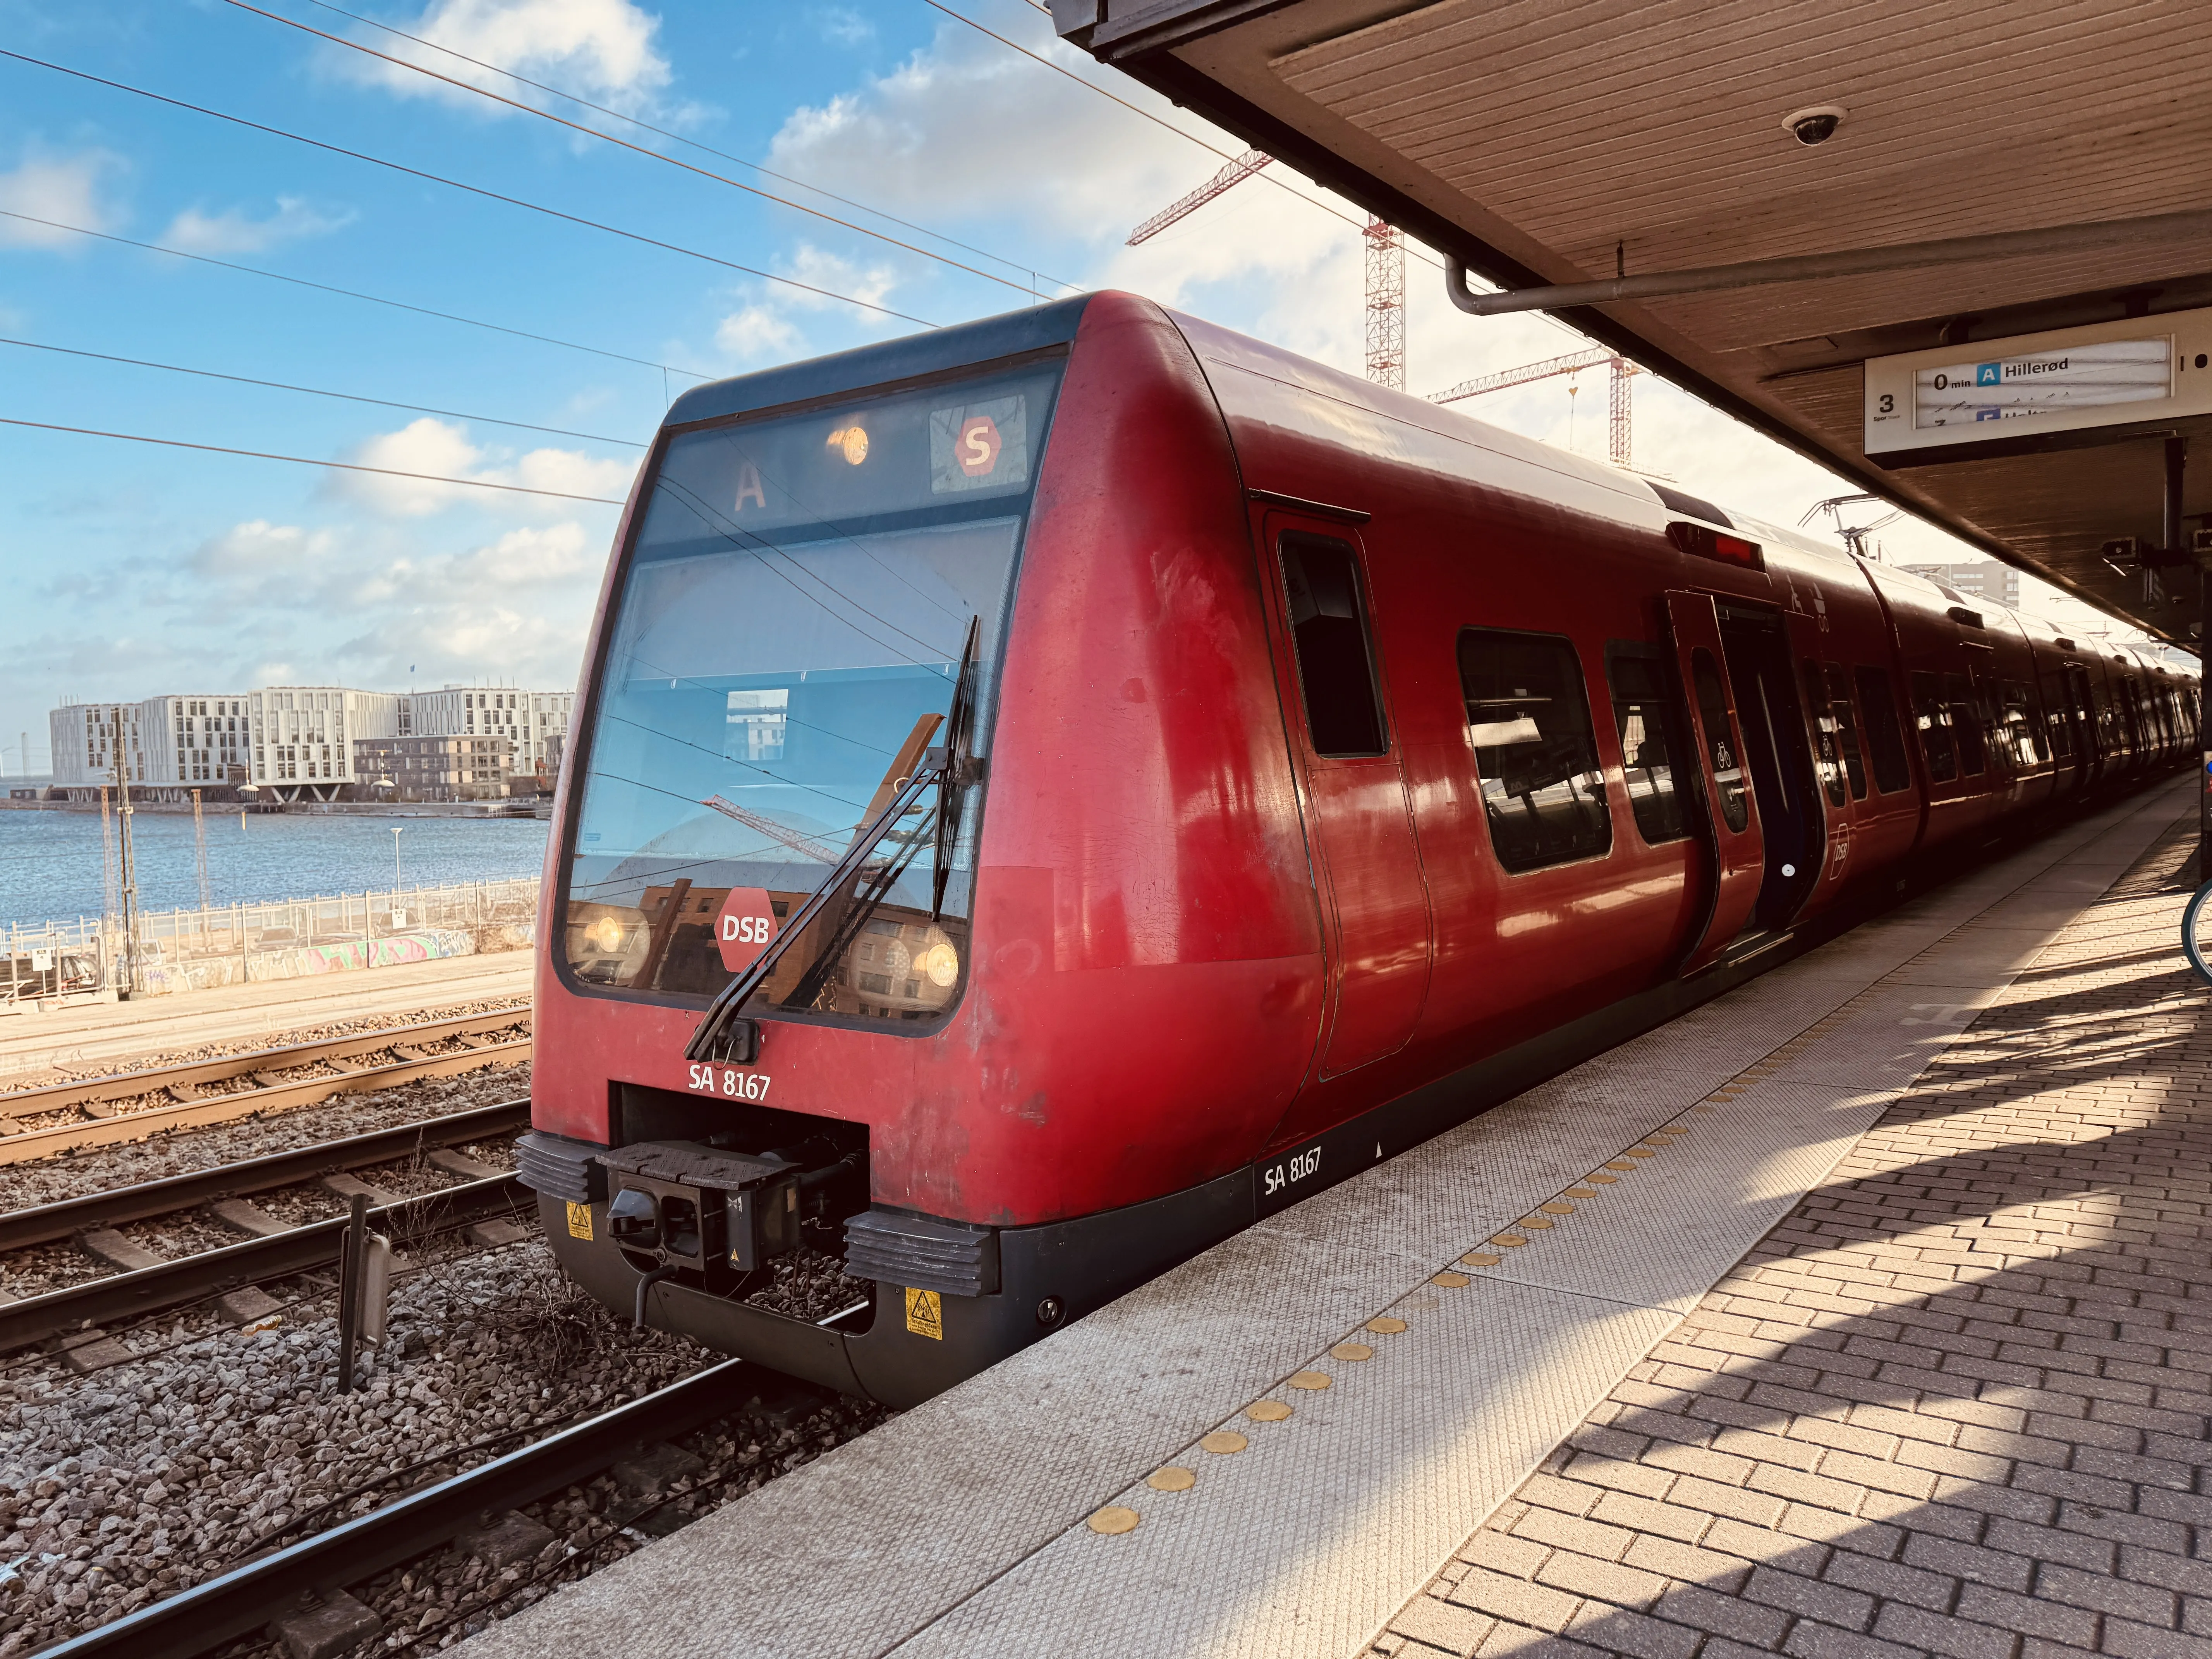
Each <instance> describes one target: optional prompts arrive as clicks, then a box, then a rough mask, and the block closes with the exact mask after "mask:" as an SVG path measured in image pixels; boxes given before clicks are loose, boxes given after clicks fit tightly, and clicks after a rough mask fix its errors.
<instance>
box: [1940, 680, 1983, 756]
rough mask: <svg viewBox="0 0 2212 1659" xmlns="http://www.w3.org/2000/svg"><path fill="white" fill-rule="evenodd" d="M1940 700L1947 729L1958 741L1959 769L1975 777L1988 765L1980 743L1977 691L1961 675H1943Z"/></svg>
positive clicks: (1970, 682)
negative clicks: (1945, 712) (1948, 717)
mask: <svg viewBox="0 0 2212 1659" xmlns="http://www.w3.org/2000/svg"><path fill="white" fill-rule="evenodd" d="M1943 701H1944V703H1945V704H1946V706H1948V708H1949V709H1950V711H1951V730H1952V732H1953V734H1954V736H1955V737H1956V738H1958V740H1959V769H1960V771H1962V772H1964V773H1965V774H1966V775H1967V776H1968V777H1970V778H1971V777H1977V776H1978V775H1980V773H1981V771H1982V769H1983V768H1984V766H1985V765H1987V764H1988V763H1989V757H1988V754H1987V751H1986V749H1985V746H1984V743H1983V741H1982V708H1981V697H1980V696H1979V688H1978V687H1977V686H1976V685H1975V684H1973V682H1972V681H1971V680H1969V679H1968V678H1966V676H1965V675H1964V674H1946V675H1945V676H1943Z"/></svg>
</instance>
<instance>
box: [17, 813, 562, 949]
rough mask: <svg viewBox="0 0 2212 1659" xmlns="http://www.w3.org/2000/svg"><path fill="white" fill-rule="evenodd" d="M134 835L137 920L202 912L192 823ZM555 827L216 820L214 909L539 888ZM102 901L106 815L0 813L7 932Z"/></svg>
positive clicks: (300, 817)
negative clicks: (478, 884) (461, 889)
mask: <svg viewBox="0 0 2212 1659" xmlns="http://www.w3.org/2000/svg"><path fill="white" fill-rule="evenodd" d="M131 823H132V846H133V848H134V850H135V852H136V854H137V866H138V906H139V908H140V909H141V910H147V911H151V910H168V909H176V908H191V907H193V906H196V905H197V904H198V903H199V902H200V891H199V884H198V880H197V877H196V875H195V874H194V870H193V855H192V820H191V814H190V813H176V812H140V813H137V814H135V815H134V816H133V818H132V821H131ZM550 827H551V826H550V825H549V824H547V823H542V822H540V821H538V820H537V819H534V818H465V817H368V816H356V815H353V814H346V815H343V816H331V817H322V816H319V815H311V814H306V813H299V814H294V813H253V814H250V815H247V816H246V817H243V818H241V817H240V814H239V812H238V811H237V810H236V809H235V808H233V809H231V810H230V811H228V812H225V811H220V810H218V809H215V808H210V810H209V811H208V814H207V860H208V888H209V897H210V901H211V902H214V903H216V904H218V905H222V904H239V903H252V902H258V901H263V900H270V899H287V898H306V897H311V896H316V895H319V894H331V893H358V892H362V891H363V890H368V889H370V888H374V889H378V890H383V889H388V888H392V887H415V886H417V885H421V886H425V887H428V886H442V885H447V884H454V883H460V882H472V881H494V880H501V879H505V878H511V877H515V876H532V877H534V876H535V875H537V873H538V868H539V866H540V865H541V864H542V862H543V861H544V855H545V835H546V831H547V830H548V829H550ZM395 829H397V830H398V831H399V834H398V836H397V837H395V836H393V835H392V831H393V830H395ZM395 841H396V843H397V845H396V858H397V869H396V872H395V868H394V860H395ZM103 892H104V882H103V879H102V876H101V860H100V814H99V813H98V812H96V811H95V812H55V811H41V812H25V811H16V812H0V927H5V926H6V925H8V924H9V923H11V922H12V923H15V924H17V925H19V926H26V927H27V926H33V925H35V924H37V923H40V922H44V921H64V920H73V919H74V918H76V917H78V916H97V915H100V912H101V909H102V908H103V905H104V903H105V900H104V897H103Z"/></svg>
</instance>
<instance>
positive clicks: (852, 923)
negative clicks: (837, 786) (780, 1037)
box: [684, 617, 983, 1065]
mask: <svg viewBox="0 0 2212 1659" xmlns="http://www.w3.org/2000/svg"><path fill="white" fill-rule="evenodd" d="M982 629H983V619H982V618H981V617H970V618H969V623H968V640H967V643H966V645H965V646H964V647H963V649H962V651H961V653H960V675H959V679H958V682H957V684H956V685H955V687H954V689H953V693H952V709H951V714H949V715H948V716H947V717H946V720H945V742H944V743H943V744H940V745H939V746H937V747H935V748H933V749H929V750H925V751H924V753H923V756H922V762H921V765H919V766H917V767H915V769H914V775H913V776H912V777H910V778H908V779H907V780H906V781H905V782H904V783H902V784H901V785H900V786H899V787H898V788H897V791H896V793H894V794H893V795H892V797H891V799H890V800H889V801H887V802H885V803H884V809H883V811H880V812H878V813H877V814H876V816H875V817H873V818H872V819H871V820H869V822H868V823H867V825H866V827H865V828H864V829H862V830H861V831H860V834H859V835H857V836H854V838H853V844H852V846H851V847H850V848H848V849H847V851H846V854H845V856H844V857H843V858H842V859H840V860H838V861H837V865H836V868H835V869H833V870H831V871H830V872H829V875H828V876H827V877H826V878H824V879H823V883H822V884H821V885H820V886H819V887H817V888H816V889H815V890H814V892H813V894H812V895H811V896H810V897H809V898H808V899H807V901H806V902H805V903H804V904H802V905H800V906H799V908H798V910H797V911H795V912H794V913H793V915H791V916H790V917H788V918H787V920H786V921H785V922H784V924H783V926H782V927H781V928H779V929H778V930H777V933H776V936H775V940H774V942H772V943H771V944H770V945H769V947H768V949H767V950H765V951H762V952H761V954H760V955H759V956H758V957H756V958H754V960H753V963H752V965H751V966H750V967H749V968H747V969H745V970H744V973H742V974H740V975H738V977H737V978H735V979H733V980H732V981H730V982H729V983H728V984H727V985H726V986H724V987H722V989H721V990H720V993H718V994H716V996H715V998H714V1001H712V1002H711V1003H709V1004H708V1005H707V1012H706V1017H705V1018H702V1020H700V1022H699V1024H698V1029H697V1030H694V1031H693V1032H692V1033H691V1040H690V1042H688V1043H686V1044H685V1045H684V1058H685V1059H686V1060H702V1061H705V1060H716V1061H722V1062H726V1063H734V1064H738V1065H746V1064H750V1062H751V1061H753V1060H757V1058H759V1055H760V1027H759V1026H758V1024H756V1023H755V1022H754V1021H752V1020H750V1019H740V1018H738V1013H739V1012H740V1011H741V1010H742V1009H743V1008H744V1006H745V1003H746V1002H747V1001H748V1000H750V998H751V996H752V994H753V993H754V992H756V991H757V990H759V989H760V987H762V986H763V985H765V984H766V983H767V982H768V980H769V975H771V974H773V973H774V972H775V968H776V965H777V964H778V963H781V961H782V960H783V957H784V956H785V954H786V953H787V951H791V950H792V949H793V947H794V946H796V945H798V943H799V939H801V938H803V937H804V936H805V934H806V933H808V931H809V930H810V929H811V927H812V926H813V924H814V923H815V921H817V920H818V919H819V918H820V917H821V916H822V915H823V913H824V912H825V911H827V910H828V909H829V908H830V906H831V905H832V904H834V903H837V902H843V903H844V904H845V906H846V908H845V912H844V914H843V915H841V916H840V917H838V919H837V921H836V926H835V927H832V928H831V930H830V938H829V941H828V943H827V945H826V946H825V948H823V950H822V951H820V952H818V953H817V955H816V957H815V959H814V961H813V963H811V965H810V966H809V967H808V969H807V970H806V972H805V975H803V976H801V978H800V980H799V984H798V985H797V986H796V987H793V995H792V999H791V1000H792V1003H793V1005H794V1006H799V1007H805V1006H807V1005H808V1004H809V1003H811V1002H812V1001H813V1000H814V998H815V997H816V996H817V995H819V994H820V993H821V989H822V984H823V981H824V980H825V979H827V978H828V976H829V969H830V968H831V967H832V966H833V965H834V964H835V963H836V961H837V959H838V957H839V956H840V955H841V954H842V952H843V951H844V950H845V948H846V947H847V946H848V945H849V944H850V943H851V942H852V939H853V936H854V934H856V933H859V932H860V927H861V926H862V924H863V923H865V922H866V921H867V919H868V918H869V917H870V916H871V915H874V914H875V911H876V909H877V908H878V906H880V905H881V904H882V903H883V902H884V899H885V898H887V897H889V896H890V892H891V890H892V889H893V888H894V887H896V885H897V884H898V879H899V878H900V877H901V876H902V875H903V874H904V873H905V872H906V868H907V866H908V865H909V864H911V863H912V862H913V861H914V856H915V854H916V853H917V852H918V851H920V850H921V844H922V841H923V839H924V837H923V836H922V835H921V833H920V831H919V830H918V829H917V830H916V831H915V833H913V834H910V835H909V836H907V837H906V844H905V846H904V847H903V848H902V849H901V850H900V851H899V852H898V853H897V854H896V855H895V856H893V857H892V858H890V859H888V860H884V862H883V863H882V864H881V865H879V866H878V867H877V868H876V869H875V870H874V871H873V872H872V873H870V875H869V877H868V881H867V884H866V888H865V890H861V891H859V892H851V893H848V891H847V889H848V884H852V883H854V882H855V881H856V880H857V879H858V878H859V877H860V874H861V872H862V871H863V870H864V869H865V868H866V865H867V862H868V860H869V859H870V858H871V857H872V855H873V854H874V853H875V851H876V849H877V848H878V847H879V846H880V845H881V844H882V843H883V842H884V838H885V837H886V836H889V835H890V832H891V830H892V829H893V828H894V827H895V826H896V824H897V823H898V821H899V820H900V819H901V818H902V817H905V816H906V815H907V814H908V812H911V811H913V810H914V808H915V803H916V802H918V801H919V800H921V797H922V795H923V793H925V792H927V791H928V790H930V789H932V788H934V789H935V790H936V791H937V810H936V815H935V817H936V823H935V826H934V833H933V835H932V836H930V837H929V838H928V839H929V840H930V841H931V842H932V849H931V850H932V855H933V859H934V860H935V867H934V869H933V872H932V881H931V906H930V912H929V919H930V920H931V921H937V920H938V918H939V916H940V915H942V914H943V910H944V905H945V884H946V882H947V881H948V880H949V879H950V878H951V871H952V848H953V843H954V841H955V840H956V839H957V836H958V832H959V821H960V805H961V802H962V799H963V796H964V794H965V793H966V791H967V789H968V787H969V785H971V784H973V783H975V781H977V780H978V779H980V778H981V776H982V772H983V763H982V762H981V759H979V758H978V757H976V756H975V754H974V752H973V742H974V736H975V679H976V664H977V659H978V657H979V655H980V649H981V640H982ZM924 718H925V719H933V718H934V716H925V717H924ZM948 824H949V825H950V828H948V827H947V826H948Z"/></svg>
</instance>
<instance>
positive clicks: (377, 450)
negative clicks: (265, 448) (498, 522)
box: [323, 415, 637, 519]
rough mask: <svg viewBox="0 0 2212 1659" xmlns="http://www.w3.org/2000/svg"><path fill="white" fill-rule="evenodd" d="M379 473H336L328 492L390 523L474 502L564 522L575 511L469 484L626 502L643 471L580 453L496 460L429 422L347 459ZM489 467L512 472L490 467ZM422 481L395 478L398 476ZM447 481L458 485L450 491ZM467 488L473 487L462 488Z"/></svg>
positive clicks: (382, 436)
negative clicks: (562, 517)
mask: <svg viewBox="0 0 2212 1659" xmlns="http://www.w3.org/2000/svg"><path fill="white" fill-rule="evenodd" d="M343 459H345V460H346V461H348V462H350V463H351V464H352V465H355V466H363V467H375V468H379V469H380V471H376V472H354V471H340V470H337V469H333V470H332V471H331V472H330V473H329V474H327V475H326V477H325V481H324V485H323V490H324V493H325V495H328V496H330V497H332V498H334V499H337V500H340V501H348V502H350V503H352V504H354V505H356V506H359V507H367V508H368V509H369V510H370V511H371V512H374V513H378V514H380V515H381V516H384V517H386V518H398V519H419V518H424V517H427V516H428V515H429V514H431V513H441V512H443V511H444V510H445V509H446V508H447V507H453V506H456V505H458V504H460V503H463V502H467V503H471V504H472V505H475V506H478V507H490V508H493V509H494V510H496V511H500V512H506V513H531V514H533V515H536V514H551V515H555V516H559V515H563V514H566V513H572V512H574V510H575V509H574V505H573V503H569V502H564V501H553V500H546V499H540V500H538V501H532V498H531V497H529V496H527V495H505V494H502V495H498V496H494V495H491V493H490V492H489V491H485V490H481V489H471V488H469V487H468V483H488V484H510V485H514V486H517V487H519V488H520V489H542V490H551V491H553V492H555V493H556V494H557V495H585V496H596V497H599V498H600V499H602V500H608V501H619V500H621V499H622V497H623V495H624V494H625V493H626V492H627V491H628V489H629V483H630V478H631V477H632V475H633V474H634V473H635V471H636V468H637V464H636V463H635V461H629V460H610V459H602V458H601V457H599V456H596V455H587V454H586V453H583V452H582V451H581V450H575V449H550V448H548V449H533V450H531V451H529V452H527V453H525V454H523V455H520V456H513V457H510V456H506V455H495V453H493V452H491V451H489V450H487V449H485V448H483V447H479V446H477V444H474V443H472V442H471V441H470V440H469V435H468V430H467V428H465V427H463V426H459V425H458V424H453V423H449V422H445V421H440V420H434V419H433V418H431V417H430V416H427V415H426V416H422V418H421V419H419V420H415V421H410V422H408V423H407V424H406V425H405V426H404V427H402V428H399V430H398V431H397V432H380V433H379V434H377V435H375V436H374V437H373V438H370V439H368V441H365V442H363V443H360V444H357V445H356V446H355V447H353V448H352V449H351V450H350V451H349V452H348V453H346V454H345V456H344V457H343ZM488 460H492V461H503V462H504V463H505V464H504V465H484V463H485V462H486V461H488ZM395 473H397V474H411V475H419V476H410V477H393V476H391V475H392V474H395ZM445 479H453V480H456V481H457V482H454V483H444V482H441V480H445ZM462 480H465V481H468V482H459V481H462Z"/></svg>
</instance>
